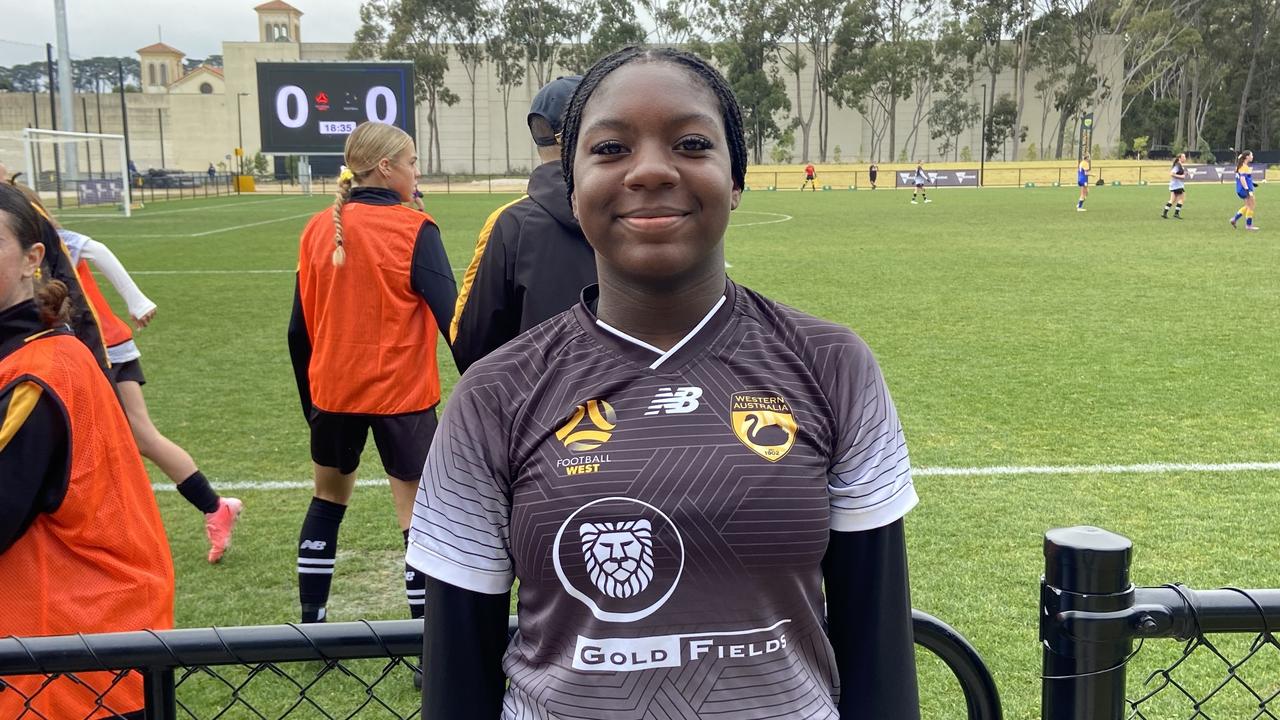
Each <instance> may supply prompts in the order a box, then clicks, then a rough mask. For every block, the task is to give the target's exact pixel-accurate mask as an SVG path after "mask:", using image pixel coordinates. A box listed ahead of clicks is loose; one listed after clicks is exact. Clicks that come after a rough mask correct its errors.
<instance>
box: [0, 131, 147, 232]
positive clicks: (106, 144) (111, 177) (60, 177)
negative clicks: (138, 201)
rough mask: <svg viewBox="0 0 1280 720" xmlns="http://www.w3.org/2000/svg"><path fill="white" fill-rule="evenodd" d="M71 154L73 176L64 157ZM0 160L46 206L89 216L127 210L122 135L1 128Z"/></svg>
mask: <svg viewBox="0 0 1280 720" xmlns="http://www.w3.org/2000/svg"><path fill="white" fill-rule="evenodd" d="M71 154H75V156H76V163H75V165H76V168H77V173H76V176H75V177H71V176H69V175H68V174H67V161H66V158H67V157H68V156H70V155H71ZM0 162H2V163H4V165H5V166H6V167H7V168H8V169H9V173H10V175H13V174H16V173H19V172H21V173H22V174H21V175H19V176H18V182H20V183H23V184H25V185H27V186H28V187H30V188H32V189H34V190H35V191H36V192H38V193H39V194H40V197H41V199H42V200H43V201H44V203H45V205H46V206H48V207H49V208H51V209H52V208H59V209H60V211H61V212H66V213H70V214H74V215H77V216H88V217H129V216H130V215H132V210H133V207H132V202H131V200H132V198H131V194H130V190H131V187H130V186H131V183H130V177H129V172H128V159H127V155H126V153H125V143H124V136H123V135H107V134H100V133H79V132H65V131H61V130H44V129H40V128H27V129H25V130H22V131H21V132H5V133H0Z"/></svg>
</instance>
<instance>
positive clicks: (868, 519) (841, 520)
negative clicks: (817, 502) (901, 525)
mask: <svg viewBox="0 0 1280 720" xmlns="http://www.w3.org/2000/svg"><path fill="white" fill-rule="evenodd" d="M919 503H920V496H918V495H916V489H915V486H914V485H908V486H907V489H906V492H902V493H898V496H897V497H895V498H894V499H893V500H890V501H889V502H888V503H886V504H884V505H880V506H878V507H876V508H875V509H873V510H868V511H863V512H853V511H849V510H840V509H838V508H832V509H831V529H832V530H833V531H835V532H861V531H863V530H875V529H876V528H882V527H884V526H885V525H888V524H890V523H893V522H897V521H898V520H901V519H902V518H903V517H905V516H906V514H907V513H908V512H911V509H912V508H914V507H915V506H916V505H917V504H919Z"/></svg>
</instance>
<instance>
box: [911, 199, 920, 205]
mask: <svg viewBox="0 0 1280 720" xmlns="http://www.w3.org/2000/svg"><path fill="white" fill-rule="evenodd" d="M911 204H912V205H919V204H920V203H918V202H916V201H915V200H912V201H911Z"/></svg>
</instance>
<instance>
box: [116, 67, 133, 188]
mask: <svg viewBox="0 0 1280 720" xmlns="http://www.w3.org/2000/svg"><path fill="white" fill-rule="evenodd" d="M116 77H117V78H118V79H119V81H120V132H121V134H122V135H124V167H122V168H120V177H122V178H124V182H125V185H132V184H133V175H132V173H130V172H129V165H130V164H132V163H133V155H131V154H130V153H129V106H128V105H126V104H125V100H124V61H122V60H117V61H116Z"/></svg>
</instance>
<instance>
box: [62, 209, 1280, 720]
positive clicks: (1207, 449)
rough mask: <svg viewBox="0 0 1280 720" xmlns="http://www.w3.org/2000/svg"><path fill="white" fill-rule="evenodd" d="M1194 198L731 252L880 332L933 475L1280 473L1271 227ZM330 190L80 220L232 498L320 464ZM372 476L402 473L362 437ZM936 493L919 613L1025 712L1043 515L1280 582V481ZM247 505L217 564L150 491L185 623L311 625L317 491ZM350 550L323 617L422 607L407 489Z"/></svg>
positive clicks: (758, 241)
mask: <svg viewBox="0 0 1280 720" xmlns="http://www.w3.org/2000/svg"><path fill="white" fill-rule="evenodd" d="M1261 195H1262V198H1261V201H1262V202H1261V215H1260V218H1259V224H1260V225H1263V226H1266V225H1267V224H1268V214H1267V213H1268V210H1267V208H1268V205H1267V197H1266V191H1265V189H1264V190H1263V191H1262V193H1261ZM1188 196H1189V197H1188V205H1187V209H1186V211H1185V213H1184V214H1185V215H1186V219H1185V220H1182V221H1175V220H1172V219H1170V220H1162V219H1161V218H1160V217H1159V211H1160V209H1161V206H1162V205H1163V203H1164V200H1165V198H1166V197H1167V193H1166V192H1165V191H1163V190H1162V189H1159V188H1155V187H1149V188H1138V187H1121V188H1110V187H1108V188H1097V189H1095V190H1094V192H1093V194H1092V196H1091V197H1090V200H1089V202H1088V204H1087V207H1088V209H1089V212H1087V213H1076V212H1075V211H1074V205H1075V189H1074V188H1070V189H1049V188H1039V189H1034V190H1024V189H1007V190H1004V189H1001V190H995V189H988V190H980V191H975V190H939V191H934V192H933V193H931V194H930V197H931V199H933V200H934V202H933V203H930V204H928V205H910V204H909V197H910V196H909V194H907V193H905V192H901V191H896V192H895V191H888V190H879V191H876V192H868V191H859V192H856V193H850V192H819V193H791V192H788V193H769V192H751V193H747V194H746V195H745V196H744V199H743V203H742V207H741V209H740V211H739V212H738V213H737V214H735V216H734V218H733V227H731V229H730V230H729V232H728V236H727V240H726V244H727V257H728V260H729V262H730V263H732V266H733V267H732V269H731V270H730V275H731V276H732V277H733V278H734V279H735V280H737V281H738V282H741V283H743V284H745V285H747V286H749V287H752V288H754V289H756V290H759V291H761V292H763V293H765V294H766V295H769V296H770V297H773V298H775V299H777V300H779V301H782V302H785V303H788V304H791V305H794V306H796V307H798V308H801V309H803V310H805V311H808V312H810V313H813V314H816V315H819V316H822V317H826V318H829V319H832V320H835V321H838V322H840V323H843V324H846V325H848V326H849V327H852V328H853V329H855V330H856V331H857V332H858V333H859V334H861V335H862V337H863V338H865V339H866V340H867V342H868V343H869V344H870V345H871V347H872V348H873V350H875V352H876V354H877V356H878V358H879V360H880V363H881V365H882V367H883V369H884V373H885V375H886V377H887V380H888V383H889V387H890V388H891V390H892V392H893V394H894V399H895V402H896V403H897V406H898V409H899V412H900V414H901V417H902V421H903V425H904V427H905V429H906V433H907V438H908V443H909V446H910V449H911V454H912V458H913V465H914V466H915V467H917V468H935V467H971V466H995V465H1002V466H1004V465H1008V466H1028V465H1029V466H1041V465H1053V466H1064V465H1097V464H1130V463H1144V462H1173V463H1220V462H1240V461H1275V460H1278V459H1280V422H1277V420H1278V418H1277V411H1276V408H1277V407H1280V402H1278V401H1280V384H1278V383H1277V382H1276V368H1277V367H1280V328H1278V327H1277V323H1276V322H1275V320H1276V318H1277V317H1280V285H1278V284H1277V283H1276V282H1275V268H1276V267H1277V265H1278V262H1277V261H1278V260H1280V241H1277V240H1276V239H1275V238H1276V235H1275V233H1272V232H1269V231H1263V232H1258V233H1249V234H1246V233H1245V232H1244V231H1243V230H1240V231H1234V232H1233V231H1232V230H1231V228H1230V227H1229V226H1228V225H1227V223H1226V220H1227V219H1228V217H1229V216H1230V215H1231V213H1232V212H1233V211H1234V209H1235V208H1236V207H1237V205H1238V202H1237V201H1236V199H1235V197H1234V195H1233V193H1232V192H1231V189H1230V188H1229V187H1225V186H1192V188H1191V189H1190V190H1189V192H1188ZM510 198H511V196H502V195H448V196H444V195H435V196H430V197H428V198H427V200H428V206H429V210H430V211H431V212H432V213H433V215H434V216H435V217H436V219H437V221H438V222H439V223H440V225H441V227H442V229H443V234H444V237H445V242H446V246H447V249H448V253H449V257H450V259H451V260H452V264H453V265H454V267H455V270H456V271H457V272H458V273H459V274H460V272H461V270H462V269H463V268H465V266H466V265H467V263H468V262H469V260H470V256H471V252H472V248H473V244H474V239H475V236H476V233H477V231H478V230H479V228H480V226H481V224H482V223H483V222H484V220H485V218H486V216H487V215H488V213H489V212H490V211H491V210H492V209H494V208H496V207H498V206H500V205H501V204H503V203H505V202H507V201H508V200H509V199H510ZM327 204H328V200H327V199H326V198H323V197H317V198H290V197H285V198H277V197H271V198H261V197H253V198H232V199H221V200H216V201H197V202H174V203H165V204H155V205H151V206H148V207H147V208H146V209H144V210H142V211H140V212H139V213H138V214H137V216H136V217H135V218H133V219H131V220H127V221H126V220H120V219H83V220H74V219H68V221H67V225H68V226H69V227H71V228H72V229H76V230H79V231H81V232H85V233H87V234H90V235H92V236H94V237H95V238H97V239H100V240H103V241H104V242H107V243H108V244H109V245H110V246H111V247H112V248H113V249H114V250H115V252H116V253H117V254H118V255H119V256H120V258H121V259H122V260H123V261H124V263H125V265H126V266H127V267H128V268H129V269H130V270H131V271H132V272H133V273H134V274H135V279H136V280H137V281H138V283H139V285H141V286H142V288H143V290H144V291H145V292H147V293H148V294H149V295H150V296H151V297H152V299H154V300H155V301H156V302H157V303H158V304H159V313H158V316H157V318H156V321H155V324H154V325H153V326H152V327H150V328H148V329H146V330H145V331H142V332H141V333H139V334H138V344H139V346H140V347H141V349H142V351H143V355H144V367H145V370H146V372H147V376H148V380H149V381H150V382H149V384H148V385H147V387H146V394H147V397H148V402H149V404H150V409H151V413H152V416H153V418H154V420H155V422H156V425H157V426H158V427H159V428H160V429H161V431H162V432H164V433H165V434H167V435H168V436H169V437H170V438H172V439H174V440H175V441H177V442H178V443H179V444H181V445H182V446H184V447H185V448H187V449H188V450H189V451H190V452H191V453H192V454H193V455H194V456H195V458H196V460H197V462H198V463H199V464H200V466H201V468H202V469H203V470H204V471H205V472H206V474H207V475H208V476H209V477H210V478H211V479H212V480H213V481H214V483H215V484H218V483H224V484H225V483H229V482H236V481H271V480H292V481H305V480H307V479H308V478H309V477H310V462H309V456H308V450H307V447H308V445H307V431H306V426H305V424H304V423H303V420H302V417H301V414H300V411H299V408H298V404H297V398H296V392H295V390H294V386H293V380H292V375H291V371H290V367H289V361H288V355H287V351H286V347H285V340H284V334H285V328H286V324H287V322H288V314H289V310H290V305H291V299H292V290H293V276H292V270H293V268H294V267H295V264H296V248H297V234H298V232H299V230H300V228H301V227H302V225H303V223H304V222H305V220H304V218H303V216H304V215H305V214H307V213H309V212H313V211H316V210H320V209H322V208H324V207H325V206H326V205H327ZM783 218H789V219H787V220H785V221H783V222H771V221H778V220H782V219H783ZM1277 232H1280V227H1277ZM193 235H198V236H196V237H192V236H193ZM441 367H442V373H441V374H442V377H443V380H444V384H445V386H446V392H447V390H448V388H450V387H451V386H452V385H453V383H454V381H455V380H456V371H455V370H454V368H453V367H452V363H451V362H449V361H448V359H447V356H446V355H445V354H444V353H442V354H441ZM150 469H151V471H152V477H153V479H154V480H155V481H157V482H166V480H165V478H164V477H163V475H162V474H161V473H159V472H158V471H157V470H156V469H155V468H150ZM361 476H362V477H369V478H380V477H384V474H383V473H382V470H381V467H380V466H379V464H378V461H377V458H376V454H375V453H374V452H373V451H372V443H370V446H369V448H368V449H367V451H366V455H365V459H364V464H363V465H362V468H361ZM916 482H917V488H918V490H919V493H920V496H921V504H920V506H919V508H917V509H916V510H915V511H913V512H912V513H911V515H910V516H909V518H908V537H909V543H910V553H911V563H912V585H913V593H914V602H915V605H916V607H919V608H921V609H923V610H926V611H928V612H930V613H932V614H934V615H936V616H938V617H940V618H942V619H944V620H946V621H947V622H949V623H951V624H952V625H954V626H955V627H956V628H957V629H959V630H960V631H961V632H962V633H964V634H965V635H966V636H968V637H969V639H970V640H971V641H972V642H973V643H974V644H975V645H976V646H977V647H978V649H979V650H980V651H981V652H982V653H983V655H984V656H985V657H986V659H987V661H988V663H989V664H990V665H991V667H992V669H993V671H994V673H995V675H996V680H997V682H998V684H999V686H1000V690H1001V693H1002V696H1003V699H1004V705H1005V710H1006V717H1009V718H1034V717H1039V687H1040V682H1039V678H1038V676H1039V664H1040V661H1039V658H1040V654H1039V653H1040V651H1039V643H1038V640H1037V625H1036V623H1037V617H1036V609H1037V604H1038V588H1037V580H1038V577H1039V574H1040V572H1041V568H1042V565H1043V558H1042V554H1041V542H1042V535H1043V532H1044V531H1045V530H1046V529H1048V528H1050V527H1056V526H1065V525H1072V524H1093V525H1099V526H1102V527H1106V528H1108V529H1111V530H1114V531H1116V532H1120V533H1122V534H1125V535H1127V536H1128V537H1130V538H1131V539H1132V540H1133V541H1134V544H1135V547H1136V553H1135V555H1136V563H1135V568H1134V576H1135V577H1134V579H1135V581H1136V582H1137V583H1138V584H1156V585H1158V584H1162V583H1166V582H1184V583H1186V584H1188V585H1190V586H1192V587H1198V588H1203V587H1217V586H1222V585H1237V586H1243V587H1280V568H1278V567H1277V565H1276V564H1275V563H1274V562H1271V561H1268V559H1270V560H1274V558H1275V548H1274V530H1268V529H1267V528H1275V527H1276V526H1277V523H1278V520H1280V518H1278V517H1277V515H1278V513H1277V510H1276V503H1275V501H1274V499H1275V498H1276V497H1277V493H1278V491H1280V473H1275V472H1265V471H1256V472H1237V473H1232V474H1223V473H1178V472H1165V473H1159V472H1152V473H1146V474H1102V473H1084V474H1071V475H1068V474H1013V475H1007V476H998V477H953V476H938V475H929V474H927V473H922V474H921V475H920V476H919V477H918V478H917V481H916ZM236 494H237V495H238V496H239V497H241V498H243V499H244V500H245V503H246V506H247V511H246V515H245V517H244V520H243V522H242V523H241V526H240V528H239V529H238V530H237V534H236V542H235V546H234V547H233V548H232V550H231V551H230V552H229V553H228V555H227V557H226V559H225V560H224V561H223V563H222V565H220V566H218V567H209V566H208V565H206V564H205V562H204V552H205V547H204V540H203V536H202V529H201V525H200V517H199V516H198V514H197V513H196V512H195V511H194V510H192V509H191V508H190V507H189V506H187V505H186V504H185V502H184V501H182V499H181V498H180V497H178V496H177V495H176V494H175V493H161V494H160V495H159V498H160V504H161V508H162V511H163V512H164V515H165V520H166V523H167V526H168V529H169V534H170V543H171V545H172V549H173V555H174V560H175V564H176V567H177V583H178V601H177V619H178V624H179V625H180V626H207V625H214V624H216V625H239V624H258V623H278V622H286V621H294V620H296V617H297V609H296V602H297V600H296V587H295V582H296V581H295V575H294V569H293V568H294V550H293V547H294V544H295V543H296V538H297V531H298V526H299V523H300V522H301V518H302V515H303V513H304V512H305V508H306V504H307V502H308V498H309V496H310V493H309V491H307V490H246V491H236ZM340 548H341V549H340V555H339V560H340V561H339V562H338V565H337V568H338V570H337V574H336V577H335V581H334V594H333V601H332V604H331V606H330V614H331V617H332V618H333V619H334V620H351V619H357V618H369V619H377V618H394V617H401V616H403V615H404V614H405V607H404V598H403V586H402V584H401V580H400V570H401V565H400V563H401V560H400V558H401V538H400V535H399V532H398V531H397V528H396V527H395V521H394V519H393V513H392V510H391V503H390V493H389V491H388V490H387V489H385V488H384V487H378V488H365V489H361V490H360V491H358V492H357V494H356V497H355V498H354V500H353V502H352V506H351V509H350V512H349V513H348V515H347V519H346V521H345V522H344V524H343V535H342V539H341V543H340ZM1228 646H1230V647H1234V646H1232V645H1231V642H1228ZM1235 649H1236V650H1239V651H1240V652H1243V648H1235ZM1178 654H1180V652H1179V647H1178V644H1177V643H1175V642H1173V641H1159V642H1151V643H1148V645H1147V648H1146V649H1144V650H1143V652H1142V653H1141V654H1140V655H1139V656H1138V658H1137V659H1135V668H1134V669H1133V670H1132V671H1131V673H1130V694H1131V695H1136V694H1138V693H1139V692H1140V691H1141V689H1142V686H1141V681H1142V680H1143V679H1145V674H1143V672H1142V671H1141V670H1139V668H1154V667H1157V666H1159V665H1160V664H1161V663H1163V664H1168V663H1170V662H1172V660H1173V659H1175V658H1176V656H1177V655H1178ZM1237 654H1238V653H1237ZM1268 662H1270V661H1269V660H1260V661H1255V662H1254V663H1252V664H1251V665H1250V666H1246V667H1254V668H1257V669H1258V671H1260V672H1261V676H1262V678H1263V679H1262V680H1261V681H1259V684H1260V685H1261V689H1263V690H1264V691H1265V693H1273V692H1275V691H1276V690H1277V680H1276V678H1277V677H1280V674H1278V673H1277V672H1276V667H1275V665H1276V663H1275V662H1270V665H1269V666H1268V668H1269V669H1264V666H1266V663H1268ZM921 668H922V695H923V696H924V702H925V710H924V712H925V715H924V716H925V717H927V718H944V717H962V716H963V702H962V700H961V699H960V697H959V694H958V691H956V690H955V688H954V687H953V686H952V681H950V680H949V679H948V678H947V677H946V674H945V673H944V672H943V671H942V670H941V669H940V667H939V664H938V663H936V662H934V661H932V660H928V659H923V660H922V662H921ZM1224 676H1225V670H1224V668H1223V667H1222V666H1221V665H1215V664H1214V663H1207V664H1205V665H1204V669H1197V668H1195V667H1192V668H1190V669H1189V675H1188V677H1189V678H1190V680H1189V682H1192V683H1193V684H1194V683H1199V684H1200V685H1204V684H1206V683H1210V682H1211V681H1215V680H1220V679H1221V678H1222V677H1224ZM402 684H403V683H402ZM1166 697H1167V696H1166ZM1165 702H1168V701H1165ZM1215 702H1222V703H1224V704H1222V705H1219V706H1218V707H1219V708H1226V710H1225V711H1220V712H1225V713H1226V714H1222V715H1215V714H1212V713H1211V716H1213V717H1219V716H1221V717H1233V716H1240V714H1238V713H1236V712H1235V710H1236V709H1237V708H1245V707H1248V706H1249V701H1248V698H1246V697H1244V693H1243V691H1239V690H1229V691H1227V692H1226V693H1225V694H1224V695H1223V696H1220V699H1219V700H1215ZM1180 707H1181V708H1182V709H1175V708H1174V706H1173V704H1169V708H1168V709H1167V710H1165V709H1163V708H1164V706H1163V705H1157V706H1147V713H1148V714H1147V717H1186V716H1187V715H1188V714H1189V712H1190V711H1189V710H1188V709H1187V708H1189V705H1183V706H1180ZM1209 707H1210V708H1213V707H1214V706H1213V705H1210V706H1209ZM1253 707H1254V709H1255V710H1256V703H1254V704H1253ZM1166 712H1167V714H1165V713H1166Z"/></svg>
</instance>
